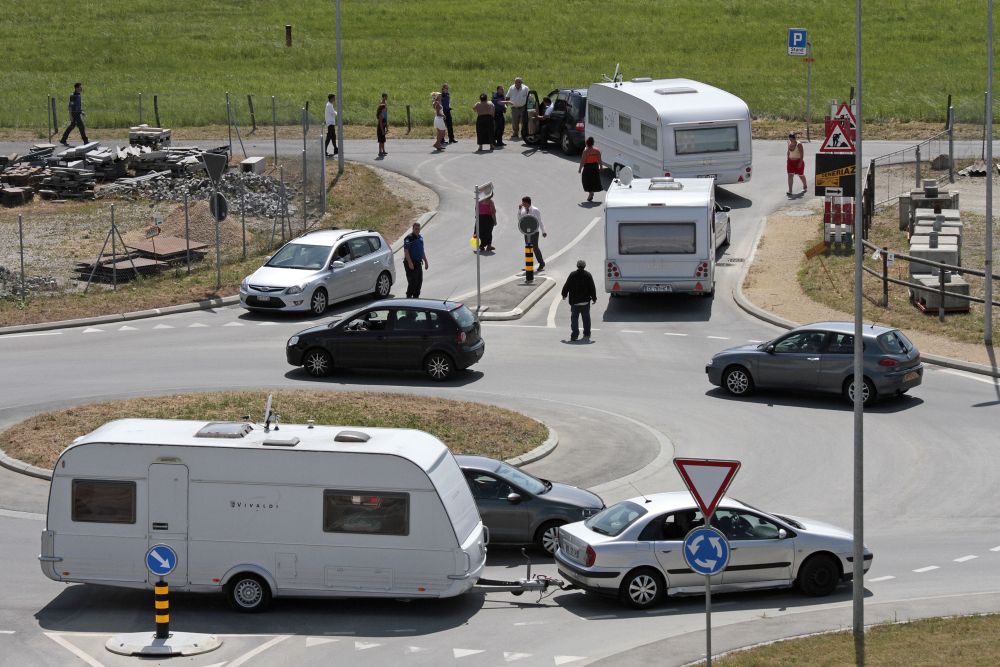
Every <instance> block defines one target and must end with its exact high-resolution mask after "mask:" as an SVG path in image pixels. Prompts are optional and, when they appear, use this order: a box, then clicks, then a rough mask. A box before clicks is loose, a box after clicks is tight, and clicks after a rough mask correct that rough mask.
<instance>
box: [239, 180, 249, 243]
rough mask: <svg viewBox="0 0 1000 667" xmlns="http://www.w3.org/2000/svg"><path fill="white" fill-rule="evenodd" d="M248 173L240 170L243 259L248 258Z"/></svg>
mask: <svg viewBox="0 0 1000 667" xmlns="http://www.w3.org/2000/svg"><path fill="white" fill-rule="evenodd" d="M246 176H247V173H246V172H245V171H243V169H242V168H241V169H240V225H241V226H242V227H243V259H246V258H247V183H246Z"/></svg>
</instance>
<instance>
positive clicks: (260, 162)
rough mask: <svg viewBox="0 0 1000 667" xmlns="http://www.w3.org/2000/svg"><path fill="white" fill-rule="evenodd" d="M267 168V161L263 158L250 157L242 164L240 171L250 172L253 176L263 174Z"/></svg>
mask: <svg viewBox="0 0 1000 667" xmlns="http://www.w3.org/2000/svg"><path fill="white" fill-rule="evenodd" d="M266 168H267V161H266V159H265V158H262V157H248V158H247V159H245V160H243V161H242V162H240V171H248V172H250V173H252V174H263V173H264V170H265V169H266Z"/></svg>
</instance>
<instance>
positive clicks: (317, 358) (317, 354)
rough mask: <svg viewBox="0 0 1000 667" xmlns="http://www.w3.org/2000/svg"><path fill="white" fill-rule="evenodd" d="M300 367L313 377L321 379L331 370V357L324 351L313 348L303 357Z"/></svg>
mask: <svg viewBox="0 0 1000 667" xmlns="http://www.w3.org/2000/svg"><path fill="white" fill-rule="evenodd" d="M302 367H303V368H305V369H306V372H307V373H309V375H312V376H313V377H323V376H324V375H329V374H330V371H332V370H333V357H331V356H330V353H329V352H327V351H326V350H323V349H320V348H318V347H314V348H313V349H311V350H309V351H308V352H306V353H305V355H303V357H302Z"/></svg>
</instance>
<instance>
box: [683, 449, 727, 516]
mask: <svg viewBox="0 0 1000 667" xmlns="http://www.w3.org/2000/svg"><path fill="white" fill-rule="evenodd" d="M674 467H675V468H677V472H679V473H680V474H681V479H683V480H684V484H685V486H687V488H688V491H690V492H691V495H692V496H693V497H694V501H695V502H696V503H698V507H700V508H701V513H702V515H703V516H706V517H710V516H712V513H713V512H715V508H716V506H717V505H718V504H719V501H720V500H722V496H724V495H726V490H727V489H728V488H729V485H730V484H732V482H733V478H734V477H736V473H737V471H738V470H739V469H740V462H739V461H725V460H720V459H681V458H676V459H674Z"/></svg>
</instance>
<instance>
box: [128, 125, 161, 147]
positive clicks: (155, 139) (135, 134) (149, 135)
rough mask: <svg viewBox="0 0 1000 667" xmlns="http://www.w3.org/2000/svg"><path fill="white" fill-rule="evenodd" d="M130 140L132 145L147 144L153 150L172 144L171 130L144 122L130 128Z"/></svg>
mask: <svg viewBox="0 0 1000 667" xmlns="http://www.w3.org/2000/svg"><path fill="white" fill-rule="evenodd" d="M128 142H129V144H130V145H132V146H146V147H148V148H151V149H152V150H159V149H161V148H166V147H167V146H169V145H170V130H168V129H164V128H162V127H150V126H149V125H147V124H145V123H143V124H142V125H138V126H136V127H130V128H129V130H128Z"/></svg>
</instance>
